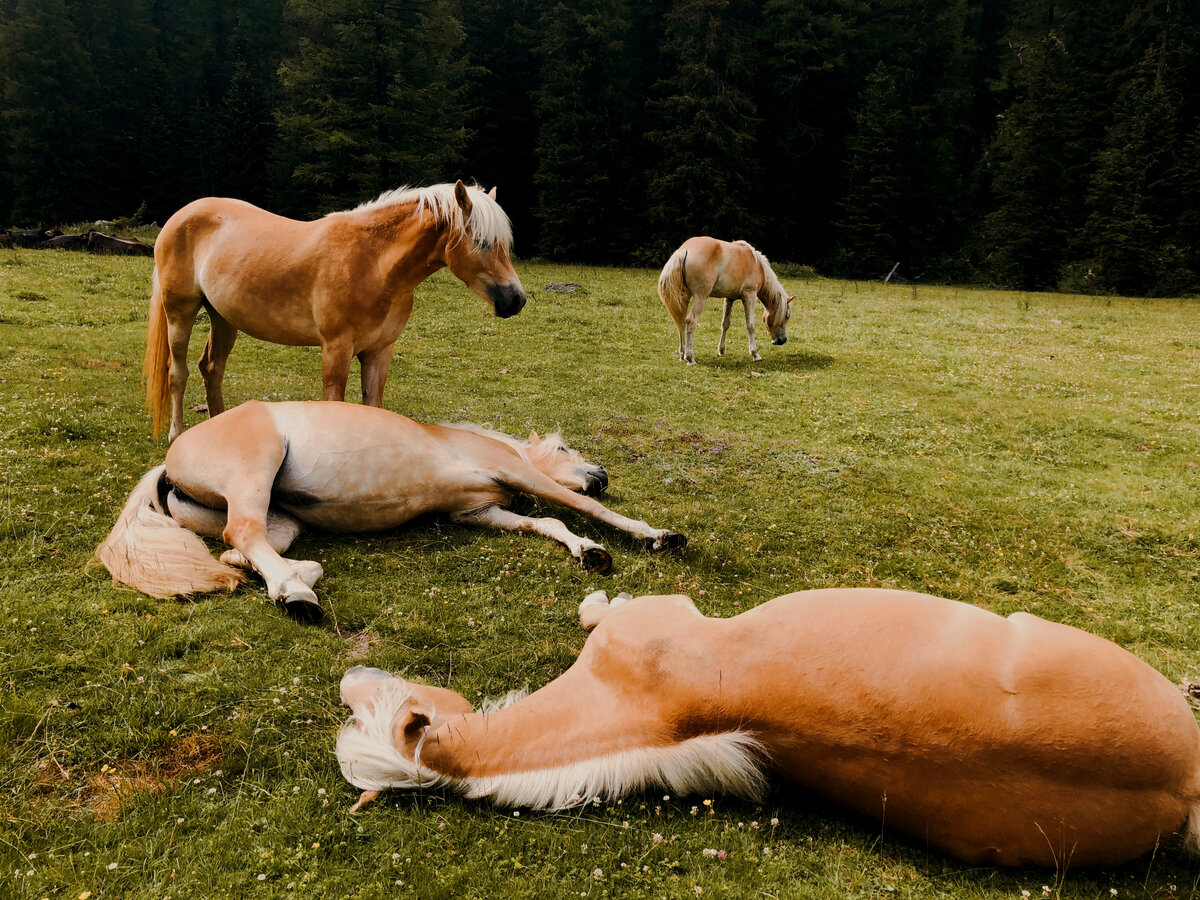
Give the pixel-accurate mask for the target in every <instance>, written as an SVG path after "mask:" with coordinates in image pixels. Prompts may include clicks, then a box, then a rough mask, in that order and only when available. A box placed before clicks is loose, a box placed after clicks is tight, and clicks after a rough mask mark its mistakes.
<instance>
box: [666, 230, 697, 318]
mask: <svg viewBox="0 0 1200 900" xmlns="http://www.w3.org/2000/svg"><path fill="white" fill-rule="evenodd" d="M691 294H692V292H691V291H690V290H689V289H688V285H687V251H686V250H684V249H683V248H682V247H680V248H679V249H678V250H676V251H675V252H674V253H672V254H671V258H670V259H668V260H667V264H666V265H665V266H663V270H662V273H661V274H660V275H659V276H658V296H659V299H660V300H662V302H663V304H664V305H665V306H666V307H667V309H669V310H671V311H672V313H674V312H675V311H676V310H679V313H678V315H677V316H676V318H680V317H682V315H683V313H684V311H686V310H687V301H688V298H689V297H690V296H691Z"/></svg>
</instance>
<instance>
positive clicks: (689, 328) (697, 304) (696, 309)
mask: <svg viewBox="0 0 1200 900" xmlns="http://www.w3.org/2000/svg"><path fill="white" fill-rule="evenodd" d="M707 300H708V297H707V295H704V294H696V297H695V299H694V300H693V301H692V308H691V309H690V310H689V311H688V314H687V316H686V317H685V318H684V320H683V325H684V331H685V334H684V350H683V361H684V362H686V363H687V364H688V365H689V366H694V365H695V364H696V354H695V351H694V349H693V347H694V339H695V336H696V323H698V322H699V321H700V313H702V312H703V311H704V304H705V302H706V301H707Z"/></svg>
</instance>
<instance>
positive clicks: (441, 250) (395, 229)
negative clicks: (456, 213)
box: [363, 202, 451, 288]
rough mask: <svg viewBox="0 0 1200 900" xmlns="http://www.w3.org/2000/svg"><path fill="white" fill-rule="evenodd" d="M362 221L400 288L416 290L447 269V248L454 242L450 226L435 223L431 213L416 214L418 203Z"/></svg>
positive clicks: (389, 209) (381, 211)
mask: <svg viewBox="0 0 1200 900" xmlns="http://www.w3.org/2000/svg"><path fill="white" fill-rule="evenodd" d="M367 215H369V217H370V218H369V219H367V220H364V222H363V231H364V233H366V234H368V235H370V238H369V240H371V242H372V243H373V244H374V245H375V246H374V251H375V254H376V256H377V257H378V258H379V260H380V262H381V268H383V269H384V271H386V272H388V273H389V274H390V276H391V278H392V280H393V281H396V282H397V284H396V285H395V286H396V287H397V288H404V287H414V286H415V285H417V284H419V283H420V282H422V281H424V280H425V279H426V278H428V277H429V276H430V275H432V274H433V273H434V272H436V271H437V270H438V269H442V268H445V266H446V245H447V243H448V241H449V240H450V239H451V229H450V227H449V226H448V225H445V224H439V223H437V222H435V220H434V216H433V214H432V213H431V212H429V211H428V210H426V211H425V212H423V213H422V214H420V215H418V214H417V204H416V203H415V202H413V203H400V204H397V205H396V206H389V207H383V208H382V209H377V210H371V211H370V212H369V213H368V214H367Z"/></svg>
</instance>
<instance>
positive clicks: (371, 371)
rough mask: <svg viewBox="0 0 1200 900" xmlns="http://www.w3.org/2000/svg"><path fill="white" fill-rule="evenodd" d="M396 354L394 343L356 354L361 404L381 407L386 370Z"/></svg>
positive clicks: (386, 375)
mask: <svg viewBox="0 0 1200 900" xmlns="http://www.w3.org/2000/svg"><path fill="white" fill-rule="evenodd" d="M395 353H396V342H395V341H392V342H391V343H390V344H388V345H387V346H385V347H380V348H378V349H376V350H367V351H363V352H362V353H360V354H358V365H359V367H360V368H361V369H362V393H363V403H364V404H365V405H366V406H378V407H381V408H382V407H383V386H384V385H385V384H386V383H387V377H388V369H390V368H391V366H392V357H393V356H394V355H395Z"/></svg>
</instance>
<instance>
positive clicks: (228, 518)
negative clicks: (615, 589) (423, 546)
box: [96, 400, 687, 618]
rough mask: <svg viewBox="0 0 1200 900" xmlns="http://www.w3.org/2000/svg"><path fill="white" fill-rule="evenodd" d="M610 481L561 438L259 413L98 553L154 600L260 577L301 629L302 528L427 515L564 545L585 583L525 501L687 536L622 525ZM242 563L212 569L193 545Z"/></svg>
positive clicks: (309, 407)
mask: <svg viewBox="0 0 1200 900" xmlns="http://www.w3.org/2000/svg"><path fill="white" fill-rule="evenodd" d="M607 486H608V473H607V472H605V471H604V469H603V468H602V467H600V466H596V465H592V464H591V463H588V462H586V461H585V460H584V459H583V458H582V457H581V456H580V455H579V454H578V453H576V452H574V451H573V450H571V449H570V448H568V447H567V446H566V445H565V444H564V443H563V442H562V440H561V439H560V438H559V437H558V436H557V435H551V436H548V437H546V438H539V437H538V436H537V433H536V432H534V433H531V434H530V436H529V440H528V441H523V440H520V439H518V438H513V437H509V436H508V435H505V434H501V433H500V432H497V431H491V430H488V429H483V428H479V427H478V426H472V425H452V426H445V425H420V424H418V423H417V422H414V421H413V420H412V419H408V418H405V417H404V416H401V415H398V414H396V413H393V412H389V411H388V410H384V409H376V408H374V407H368V406H356V405H353V404H349V403H333V402H324V401H313V402H293V403H263V402H261V401H257V400H252V401H250V402H248V403H244V404H242V405H241V406H239V407H237V408H236V409H232V410H230V411H229V412H227V413H224V414H222V415H220V416H217V417H216V418H213V419H209V420H207V421H205V422H201V423H200V424H199V425H197V426H196V427H195V428H192V429H189V430H188V431H187V432H185V433H184V434H183V435H182V436H181V437H180V438H179V439H178V440H177V441H175V442H174V443H173V444H172V445H171V448H170V450H168V451H167V458H166V461H165V462H164V464H163V465H161V466H158V467H156V468H154V469H151V470H150V471H149V472H148V473H147V474H146V475H145V476H143V478H142V480H141V481H140V482H139V483H138V485H137V487H135V488H134V489H133V493H131V494H130V496H129V499H128V500H127V501H126V503H125V508H124V509H123V510H122V511H121V515H120V517H119V518H118V519H117V523H116V525H114V526H113V530H112V532H111V533H110V534H109V535H108V537H107V538H106V539H105V540H104V542H103V543H102V544H101V545H100V546H99V547H98V548H96V556H97V558H98V559H99V560H100V561H101V562H102V563H103V564H104V566H105V568H107V569H108V571H109V572H110V573H111V574H112V576H113V578H114V579H115V580H116V581H118V582H121V583H122V584H127V585H129V586H130V587H134V588H136V589H138V590H140V591H142V592H144V593H147V594H150V595H151V596H154V597H170V596H175V595H178V594H185V595H186V594H195V593H203V592H206V591H214V590H221V589H231V588H233V587H235V586H236V585H237V584H238V583H239V582H241V581H243V580H244V579H245V577H246V575H245V569H246V568H253V569H254V570H255V571H257V572H258V573H259V574H260V575H261V576H262V577H263V579H264V580H265V581H266V585H267V593H268V594H269V595H270V596H271V598H272V599H277V600H281V601H282V602H283V603H284V605H285V607H286V608H287V609H288V611H289V612H291V613H292V614H293V615H296V616H299V617H301V618H315V617H318V616H320V615H321V607H320V605H319V604H318V602H317V598H316V595H315V594H314V593H313V590H312V587H313V584H314V583H315V582H316V580H317V579H318V578H320V577H321V575H322V569H321V566H320V564H319V563H316V562H313V561H311V560H292V559H284V558H283V557H282V556H281V555H280V554H281V553H283V552H284V551H285V550H286V549H287V548H288V547H289V546H290V545H291V543H292V541H293V540H295V538H296V536H297V535H298V534H299V533H300V528H301V523H303V524H305V525H315V526H317V527H320V528H325V529H328V530H331V531H374V530H379V529H384V528H392V527H395V526H397V525H400V524H402V523H404V522H407V521H409V520H410V519H412V518H414V517H416V516H419V515H421V514H423V513H446V514H449V516H450V518H451V519H452V520H453V521H455V522H461V523H464V524H470V525H491V526H494V527H496V528H505V529H509V530H511V531H519V532H533V533H537V534H542V535H545V536H546V537H549V538H552V539H554V540H556V541H560V542H561V543H563V544H565V545H566V546H567V548H568V549H569V550H570V551H571V554H572V555H573V556H574V557H575V558H576V559H578V560H579V561H580V563H581V564H582V565H583V567H584V568H585V569H588V570H589V571H594V572H604V571H607V570H608V568H609V567H610V565H611V564H612V558H611V557H610V556H609V554H608V552H607V551H606V550H605V549H604V548H603V547H601V546H600V545H599V544H597V543H595V542H594V541H591V540H588V539H587V538H584V537H580V536H578V535H575V534H572V533H571V532H570V531H569V530H568V529H567V527H566V526H565V525H564V524H563V523H562V522H560V521H559V520H558V519H552V518H530V517H528V516H521V515H517V514H516V513H513V512H510V511H509V510H508V509H506V508H505V507H507V506H508V505H509V503H510V502H511V501H512V499H513V497H514V495H517V494H528V495H532V496H534V497H541V498H544V499H546V500H549V501H551V502H552V503H556V504H558V505H559V506H565V507H567V508H568V509H573V510H575V511H576V512H579V513H582V514H584V515H587V516H591V517H592V518H595V519H599V520H600V521H601V522H605V523H607V524H609V525H612V526H613V527H614V528H619V529H621V530H622V531H626V532H628V533H630V534H632V535H634V536H636V537H640V538H643V539H644V540H646V541H647V542H649V543H650V544H651V546H652V547H653V548H654V549H655V550H659V549H664V548H679V547H683V546H684V545H685V544H686V543H687V539H686V538H684V537H683V535H680V534H676V533H674V532H672V531H667V530H665V529H660V528H651V527H650V526H649V525H647V524H646V523H645V522H642V521H638V520H634V519H628V518H626V517H625V516H622V515H618V514H617V513H615V512H612V511H611V510H609V509H607V508H606V507H604V506H602V505H601V504H599V503H598V502H596V501H595V500H593V499H591V498H590V497H585V496H580V495H579V494H577V493H575V492H576V491H583V492H585V493H589V494H598V493H600V492H601V491H603V490H604V489H605V488H606V487H607ZM198 534H199V535H204V536H206V537H213V538H221V539H223V540H224V541H225V542H226V543H228V544H230V545H231V546H232V547H233V548H234V549H232V550H229V551H226V552H225V553H224V554H222V556H221V560H220V561H217V560H216V559H214V558H213V557H212V555H211V554H210V553H209V552H208V548H207V547H206V546H205V545H204V542H203V541H201V540H200V539H199V538H198V537H197V536H196V535H198Z"/></svg>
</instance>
